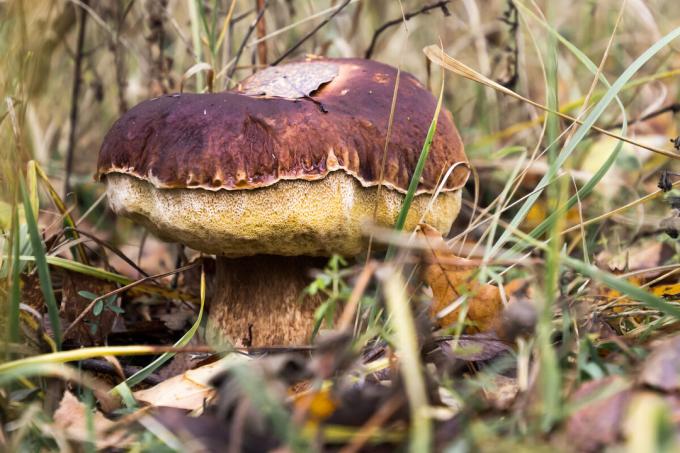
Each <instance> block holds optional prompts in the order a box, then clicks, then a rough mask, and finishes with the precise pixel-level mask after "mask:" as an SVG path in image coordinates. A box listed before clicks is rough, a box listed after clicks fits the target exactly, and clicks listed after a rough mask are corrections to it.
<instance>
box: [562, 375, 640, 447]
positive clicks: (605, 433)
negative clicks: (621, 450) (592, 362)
mask: <svg viewBox="0 0 680 453" xmlns="http://www.w3.org/2000/svg"><path fill="white" fill-rule="evenodd" d="M631 394H632V390H631V389H630V385H629V384H628V383H627V382H626V381H625V380H624V379H623V378H622V377H620V376H610V377H606V378H604V379H600V380H597V381H589V382H586V383H585V384H583V385H581V387H579V388H578V390H576V392H575V393H574V395H573V397H572V401H575V402H578V403H580V407H579V409H577V410H576V411H575V412H573V413H572V414H571V416H570V417H569V420H568V421H567V432H566V434H567V438H568V439H569V442H571V443H572V445H573V446H574V447H575V448H576V450H577V451H583V452H589V451H600V450H601V449H602V447H603V446H606V445H610V444H612V443H614V442H615V441H617V440H618V439H619V437H620V436H621V430H622V422H623V420H624V417H625V415H626V410H627V407H628V404H629V401H630V398H631Z"/></svg>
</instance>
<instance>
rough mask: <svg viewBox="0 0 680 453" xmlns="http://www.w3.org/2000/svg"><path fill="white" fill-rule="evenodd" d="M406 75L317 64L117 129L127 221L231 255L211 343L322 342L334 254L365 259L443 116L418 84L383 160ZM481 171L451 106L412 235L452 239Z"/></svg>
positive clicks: (153, 108) (367, 66)
mask: <svg viewBox="0 0 680 453" xmlns="http://www.w3.org/2000/svg"><path fill="white" fill-rule="evenodd" d="M396 76H397V71H396V69H395V68H393V67H391V66H388V65H385V64H381V63H378V62H375V61H370V60H362V59H323V58H314V59H308V60H306V61H301V62H296V63H290V64H286V65H281V66H277V67H271V68H267V69H264V70H262V71H260V72H258V73H256V74H254V75H253V76H251V77H250V78H248V79H246V80H245V81H243V82H242V83H241V84H240V85H239V86H238V87H237V88H236V89H235V90H232V91H226V92H221V93H206V94H172V95H167V96H163V97H159V98H156V99H151V100H147V101H144V102H142V103H140V104H139V105H137V106H136V107H134V108H132V109H130V110H129V111H128V112H127V113H125V114H124V115H123V116H122V117H121V118H120V119H119V120H118V121H117V122H116V123H115V124H114V125H113V126H112V128H111V130H110V131H109V132H108V134H107V135H106V137H105V139H104V142H103V144H102V147H101V150H100V154H99V162H98V172H97V173H98V177H99V178H100V179H101V180H105V182H106V184H107V191H108V198H109V203H110V205H111V207H112V209H113V211H115V212H116V213H118V214H122V215H126V216H128V217H130V218H132V219H134V220H135V221H138V222H139V223H141V224H142V225H144V226H146V227H147V228H148V229H149V230H151V231H152V232H153V233H154V234H156V235H158V236H159V237H160V238H162V239H164V240H167V241H174V242H180V243H182V244H186V245H188V246H189V247H192V248H194V249H196V250H199V251H202V252H205V253H209V254H215V255H216V256H217V271H216V281H215V282H214V294H213V297H212V300H211V305H210V309H209V315H208V326H207V327H208V332H209V335H208V337H209V338H210V339H212V340H213V341H229V342H232V343H233V344H236V345H244V344H245V345H253V346H267V345H275V344H285V345H291V344H301V343H304V342H306V341H308V340H309V337H310V333H311V329H312V326H313V323H314V321H313V313H314V310H315V308H316V307H317V306H318V304H319V303H320V298H319V296H315V297H311V296H308V297H306V298H305V299H304V300H303V301H301V298H300V295H301V292H302V290H303V289H304V287H305V286H306V285H308V284H309V280H310V279H309V275H310V270H311V269H312V268H320V267H323V265H324V263H325V261H326V260H327V257H329V256H331V255H332V254H340V255H344V256H347V257H352V256H356V255H358V254H359V253H360V252H361V251H362V249H363V248H364V247H365V243H366V240H365V238H364V237H363V236H362V223H364V222H366V221H374V222H375V223H376V224H377V225H380V226H383V227H391V226H393V225H394V224H395V222H396V218H397V216H398V213H399V210H400V209H401V206H402V203H403V201H404V196H405V193H406V191H407V187H408V185H409V182H410V179H411V176H412V175H413V173H414V170H415V167H416V163H417V161H418V158H419V156H420V152H421V149H422V146H423V142H424V140H425V137H426V135H427V131H428V127H429V124H430V121H431V119H432V116H433V114H434V111H435V108H436V100H435V98H434V97H433V96H432V94H431V93H430V92H429V91H428V90H426V89H425V88H424V87H423V86H422V85H421V84H420V83H419V82H418V81H417V80H416V79H415V78H414V77H413V76H412V75H410V74H407V73H404V72H402V73H401V76H400V77H401V78H400V83H399V90H398V97H397V100H396V109H395V112H394V116H393V124H392V131H391V136H390V140H389V145H388V146H387V152H386V155H385V160H384V161H383V154H384V152H383V150H384V147H385V140H386V136H387V128H388V123H389V117H390V108H391V104H392V97H393V94H394V87H395V81H396ZM383 162H384V173H383V180H382V186H383V189H382V190H379V189H378V186H379V185H380V184H381V181H380V175H381V168H382V166H383ZM461 164H462V165H461ZM451 168H453V171H452V172H449V170H450V169H451ZM447 172H448V173H449V174H448V175H447ZM468 173H469V170H468V167H467V163H466V158H465V154H464V151H463V144H462V142H461V139H460V136H459V135H458V132H457V130H456V127H455V125H454V123H453V120H452V117H451V114H450V113H449V112H447V111H445V110H443V111H442V112H441V114H440V118H439V123H438V126H437V132H436V135H435V137H434V141H433V143H432V146H431V149H430V154H429V157H428V159H427V162H426V164H425V167H424V170H423V173H422V177H421V180H420V185H419V187H418V190H417V192H416V196H415V197H414V199H413V203H412V206H411V209H410V212H409V215H408V217H407V220H406V225H405V228H406V229H413V228H415V226H416V224H417V222H418V221H419V220H420V219H421V217H422V216H423V215H424V219H425V221H426V222H427V223H429V224H431V225H433V226H434V227H435V228H437V229H438V230H440V231H448V230H449V229H450V228H451V225H452V223H453V221H454V220H455V218H456V216H457V214H458V211H459V209H460V197H461V191H460V188H461V187H462V185H463V184H464V183H465V181H466V180H467V177H468ZM445 175H446V177H447V179H446V181H445V182H444V183H443V186H442V187H443V188H442V190H441V192H440V193H439V195H438V196H437V197H436V199H435V200H434V202H433V203H432V205H431V206H430V207H429V209H426V208H427V206H428V203H430V200H431V198H432V194H433V193H434V191H435V190H436V188H437V185H438V184H439V182H440V180H441V179H442V178H444V176H445ZM426 211H427V212H426Z"/></svg>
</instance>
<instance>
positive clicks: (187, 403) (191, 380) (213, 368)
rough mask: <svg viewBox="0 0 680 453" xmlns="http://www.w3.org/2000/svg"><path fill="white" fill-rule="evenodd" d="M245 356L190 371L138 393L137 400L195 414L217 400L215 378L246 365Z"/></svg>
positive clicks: (229, 357) (231, 357)
mask: <svg viewBox="0 0 680 453" xmlns="http://www.w3.org/2000/svg"><path fill="white" fill-rule="evenodd" d="M244 360H247V359H246V358H245V356H240V355H236V354H230V355H227V356H226V357H225V358H224V359H221V360H218V361H216V362H213V363H209V364H208V365H204V366H202V367H199V368H196V369H193V370H188V371H186V372H185V373H183V374H180V375H178V376H174V377H171V378H170V379H166V380H165V381H163V382H161V383H160V384H158V385H154V386H153V387H150V388H148V389H145V390H139V391H137V392H135V393H134V396H135V398H136V399H137V400H139V401H142V402H144V403H147V404H150V405H152V406H164V407H175V408H178V409H186V410H189V411H193V410H196V409H200V408H202V407H203V406H204V403H205V402H206V401H210V400H211V399H212V398H213V397H214V396H215V388H214V387H213V386H211V385H210V381H211V380H212V378H214V377H215V376H217V375H218V374H220V373H221V372H223V371H224V370H225V368H227V367H228V366H229V365H232V364H237V363H242V362H243V361H244Z"/></svg>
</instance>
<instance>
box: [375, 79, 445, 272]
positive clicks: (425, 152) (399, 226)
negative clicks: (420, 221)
mask: <svg viewBox="0 0 680 453" xmlns="http://www.w3.org/2000/svg"><path fill="white" fill-rule="evenodd" d="M442 74H444V73H443V72H442ZM443 99H444V80H443V75H442V86H441V89H440V91H439V99H438V100H437V108H435V110H434V115H433V117H432V122H431V123H430V128H429V129H428V130H427V136H426V137H425V143H423V149H422V150H421V151H420V157H418V162H417V163H416V168H415V170H414V171H413V176H412V177H411V182H410V183H409V186H408V190H407V191H406V196H405V197H404V204H402V206H401V210H400V211H399V215H398V216H397V222H396V224H395V225H394V229H395V230H396V231H402V230H403V229H404V225H405V224H406V218H407V217H408V212H409V210H410V209H411V204H412V203H413V197H415V194H416V190H418V184H419V183H420V177H421V176H422V174H423V169H424V168H425V162H427V157H428V156H429V155H430V147H431V146H432V141H433V140H434V134H435V132H436V131H437V122H438V121H439V113H440V112H441V110H442V101H443ZM395 251H396V248H395V247H394V246H392V245H390V246H389V248H388V249H387V254H386V256H385V259H390V258H392V257H394V254H395Z"/></svg>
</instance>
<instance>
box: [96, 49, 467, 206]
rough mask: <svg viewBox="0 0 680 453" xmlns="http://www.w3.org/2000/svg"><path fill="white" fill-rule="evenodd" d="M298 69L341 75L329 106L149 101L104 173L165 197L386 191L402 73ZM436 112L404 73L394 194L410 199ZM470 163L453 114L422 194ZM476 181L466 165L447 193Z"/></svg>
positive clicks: (113, 141) (327, 96) (125, 124)
mask: <svg viewBox="0 0 680 453" xmlns="http://www.w3.org/2000/svg"><path fill="white" fill-rule="evenodd" d="M293 64H294V65H298V66H300V65H303V66H309V70H308V72H312V71H313V68H314V66H315V65H319V64H321V65H328V64H330V65H334V66H336V67H337V76H335V77H334V78H332V79H331V80H330V82H328V83H326V84H324V85H322V86H321V87H320V88H319V89H318V90H317V91H316V92H314V93H313V96H312V98H313V99H314V100H315V101H317V102H318V103H320V104H321V105H319V104H318V103H315V102H312V101H310V100H309V98H304V97H300V98H299V99H296V100H290V99H282V98H276V97H266V98H263V97H259V96H249V95H244V94H241V93H239V92H223V93H214V94H174V95H168V96H163V97H160V98H156V99H152V100H148V101H145V102H142V103H141V104H139V105H137V106H136V107H134V108H132V109H131V110H130V111H128V112H127V113H126V114H125V115H123V116H122V117H121V118H120V119H119V120H118V121H117V122H116V123H115V124H114V125H113V127H112V128H111V130H110V131H109V132H108V134H107V135H106V137H105V139H104V143H103V144H102V148H101V151H100V154H99V162H98V174H99V175H100V176H101V175H106V174H108V173H124V174H129V175H132V176H136V177H137V178H140V179H143V180H146V181H149V182H151V183H152V184H153V185H154V186H155V187H156V188H158V189H169V188H202V189H207V190H220V189H226V190H241V189H254V188H258V187H265V186H270V185H272V184H275V183H276V182H278V181H280V180H282V179H291V180H297V179H304V180H318V179H322V178H324V177H325V176H326V175H327V174H328V173H329V172H332V171H335V170H344V171H345V172H347V173H349V174H351V175H352V176H354V177H355V178H357V179H358V180H359V182H360V183H361V184H362V185H363V186H364V187H370V186H375V185H377V184H378V183H379V177H380V167H381V164H382V156H383V149H384V146H385V138H386V135H387V126H388V122H389V114H390V105H391V102H392V95H393V92H394V82H395V78H396V74H397V72H396V69H395V68H393V67H391V66H387V65H384V64H382V63H378V62H375V61H371V60H362V59H328V60H325V59H324V60H311V61H306V62H303V63H293ZM286 66H287V65H286ZM276 69H277V68H272V69H271V70H272V71H275V70H276ZM298 70H299V71H304V69H302V68H300V69H298ZM268 71H269V70H265V71H261V72H260V73H258V74H262V73H267V72H268ZM258 74H256V75H255V76H253V78H256V77H257V78H258V79H256V82H258V83H261V81H262V79H263V78H264V76H263V75H259V76H258ZM325 75H326V74H324V76H325ZM264 83H266V82H264ZM291 83H293V82H291ZM252 85H253V84H252V83H249V79H247V80H245V81H244V82H243V86H244V87H245V89H244V90H243V91H248V92H256V91H257V89H256V88H253V87H252ZM435 107H436V99H435V98H434V97H433V96H432V94H431V93H430V92H429V91H428V90H426V89H425V88H424V87H423V86H422V85H421V84H420V82H418V81H417V80H416V79H415V78H414V77H413V76H411V75H410V74H407V73H402V74H401V77H400V84H399V93H398V98H397V104H396V111H395V114H394V119H393V126H392V134H391V138H390V143H389V146H388V149H387V156H386V166H385V172H384V181H383V183H384V184H385V185H386V186H388V187H390V188H392V189H394V190H397V191H400V192H406V189H407V187H408V184H409V182H410V180H411V176H412V175H413V171H414V170H415V166H416V162H417V161H418V157H419V156H420V151H421V149H422V146H423V142H424V140H425V136H426V134H427V130H428V127H429V125H430V121H431V120H432V115H433V114H434V111H435ZM322 108H323V109H325V111H326V113H324V112H323V111H322ZM464 161H466V158H465V154H464V151H463V143H462V142H461V139H460V136H459V135H458V132H457V131H456V127H455V126H454V124H453V120H452V118H451V115H450V113H448V112H447V111H445V110H443V111H442V113H441V115H440V118H439V122H438V125H437V133H436V135H435V138H434V142H433V144H432V147H431V150H430V156H429V159H428V160H427V163H426V165H425V168H424V171H423V175H422V180H421V182H420V186H419V190H418V193H424V192H430V193H431V192H432V191H434V189H435V187H436V185H437V182H438V181H439V179H440V178H441V176H442V174H443V173H444V172H445V171H446V170H447V169H448V168H449V167H450V166H451V165H453V164H455V163H457V162H464ZM467 177H468V169H467V168H466V167H465V166H459V167H458V168H457V169H456V170H455V171H454V173H453V175H452V176H451V177H450V178H449V179H448V181H447V183H446V186H445V189H444V190H455V189H458V188H459V187H460V186H461V185H462V184H464V183H465V181H466V179H467Z"/></svg>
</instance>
